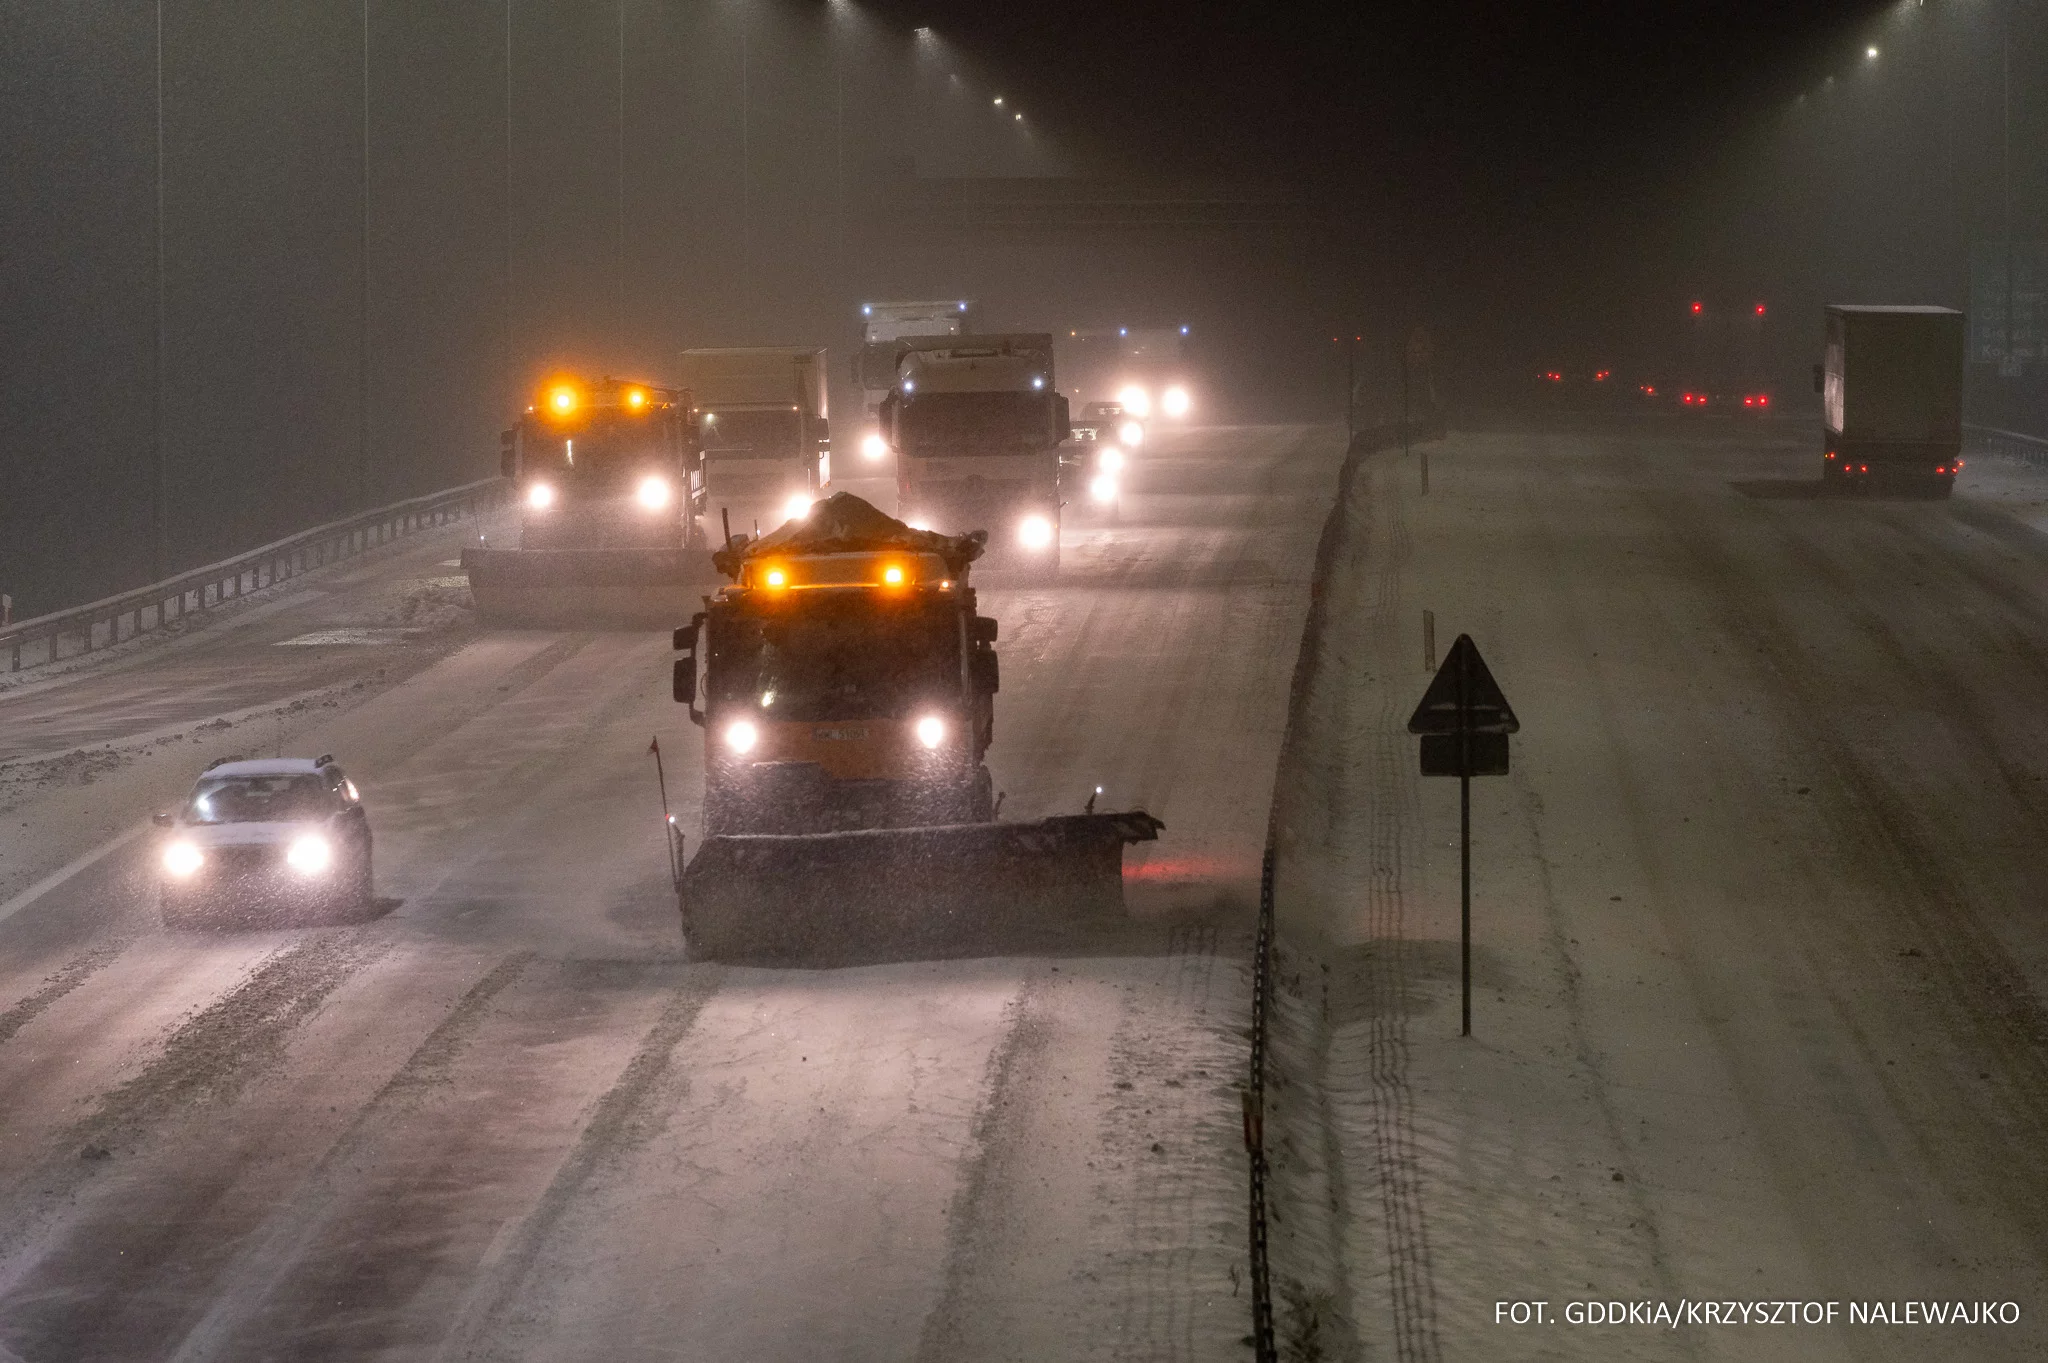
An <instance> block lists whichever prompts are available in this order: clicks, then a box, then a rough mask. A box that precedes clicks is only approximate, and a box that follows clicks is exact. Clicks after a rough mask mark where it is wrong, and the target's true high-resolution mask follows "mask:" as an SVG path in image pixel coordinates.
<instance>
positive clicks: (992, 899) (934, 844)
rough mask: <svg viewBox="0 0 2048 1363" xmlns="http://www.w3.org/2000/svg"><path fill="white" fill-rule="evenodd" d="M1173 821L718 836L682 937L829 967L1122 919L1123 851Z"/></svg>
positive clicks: (736, 957) (724, 954) (706, 946)
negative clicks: (837, 962) (850, 959)
mask: <svg viewBox="0 0 2048 1363" xmlns="http://www.w3.org/2000/svg"><path fill="white" fill-rule="evenodd" d="M1164 826H1165V825H1163V824H1161V823H1160V822H1159V821H1158V820H1157V819H1155V818H1153V817H1152V816H1151V815H1150V814H1147V813H1145V812H1143V811H1142V810H1133V811H1130V812H1128V813H1123V814H1073V815H1062V816H1058V817H1054V818H1049V819H1041V820H1039V821H1038V822H1036V823H982V824H947V825H939V826H934V827H926V828H873V829H859V830H854V831H850V832H842V833H802V834H772V833H745V834H730V835H724V836H720V837H714V838H709V839H707V840H706V841H705V842H704V844H703V845H702V846H701V847H699V848H698V849H697V853H696V855H695V856H693V857H692V858H691V859H690V864H689V867H688V869H687V870H685V871H684V873H683V885H682V900H683V932H684V938H685V942H686V945H687V947H688V950H689V953H690V955H691V956H692V957H694V958H697V959H700V960H731V961H764V962H768V961H774V962H797V963H801V962H805V961H819V962H823V961H829V960H831V959H833V958H835V957H848V956H851V957H860V956H864V955H871V954H874V953H878V952H884V953H890V954H901V953H905V952H909V953H915V952H918V951H920V950H932V951H939V952H946V951H957V950H962V949H970V950H971V949H973V948H974V947H975V945H976V944H977V943H988V942H990V941H992V940H993V941H1003V940H1014V939H1015V938H1016V936H1017V934H1019V933H1020V932H1025V933H1029V932H1031V931H1034V930H1036V929H1039V928H1056V927H1058V926H1060V925H1062V924H1071V923H1074V922H1076V921H1081V920H1088V919H1102V918H1109V917H1117V916H1121V915H1122V913H1123V908H1124V890H1123V850H1124V846H1125V845H1126V844H1127V843H1133V842H1149V841H1151V840H1153V839H1155V838H1157V837H1158V836H1159V830H1160V829H1161V828H1163V827H1164Z"/></svg>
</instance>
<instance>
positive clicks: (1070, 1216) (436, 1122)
mask: <svg viewBox="0 0 2048 1363" xmlns="http://www.w3.org/2000/svg"><path fill="white" fill-rule="evenodd" d="M1340 446H1341V441H1340V439H1339V437H1338V436H1337V435H1336V434H1334V433H1333V432H1331V431H1329V430H1327V429H1315V428H1305V427H1293V428H1270V427H1269V428H1238V429H1229V428H1212V429H1207V430H1199V431H1191V432H1188V433H1185V434H1182V435H1177V436H1169V437H1164V438H1161V439H1160V440H1159V441H1158V442H1157V444H1156V445H1153V446H1148V447H1147V450H1146V454H1145V457H1144V459H1143V460H1141V461H1139V462H1138V464H1137V465H1136V467H1135V468H1134V469H1133V471H1132V475H1131V482H1132V485H1133V492H1132V494H1131V496H1130V497H1129V498H1128V500H1127V505H1126V514H1125V517H1124V519H1123V521H1122V522H1121V523H1120V524H1118V525H1115V526H1087V525H1081V526H1074V527H1070V529H1069V531H1068V534H1067V539H1066V545H1065V553H1066V565H1065V567H1064V568H1063V571H1062V575H1061V580H1060V582H1059V583H1058V584H1057V585H1054V586H1049V587H1043V588H1030V589H1025V588H1007V587H1003V586H1000V585H995V586H990V587H985V588H984V592H983V602H984V605H983V609H984V611H985V613H988V614H993V615H995V616H996V617H997V618H998V619H999V620H1000V621H1001V623H1002V642H1001V645H1000V648H1001V652H1002V657H1003V684H1004V685H1003V693H1002V696H1001V698H1000V700H999V706H998V719H997V736H996V744H995V747H994V748H993V749H992V751H991V765H992V767H993V769H994V772H995V776H996V783H997V785H998V787H999V788H1000V789H1002V790H1003V791H1005V792H1006V801H1005V805H1004V812H1005V814H1006V816H1010V817H1023V818H1029V817H1035V816H1037V815H1039V814H1044V813H1050V812H1059V811H1070V810H1074V809H1077V808H1078V807H1079V806H1080V805H1081V803H1082V802H1083V800H1084V799H1085V798H1086V797H1087V795H1088V793H1089V792H1090V791H1091V790H1092V789H1093V788H1094V787H1096V786H1098V785H1099V786H1101V787H1103V788H1104V796H1103V801H1102V804H1103V807H1107V808H1125V807H1144V808H1147V809H1150V810H1151V811H1152V812H1153V813H1155V814H1156V815H1158V816H1159V817H1161V818H1163V819H1164V820H1165V822H1166V824H1167V832H1166V835H1165V838H1164V840H1162V841H1161V842H1160V843H1158V844H1156V845H1149V846H1146V847H1143V848H1139V849H1134V850H1133V853H1132V854H1131V856H1130V857H1129V859H1128V862H1127V878H1128V883H1129V886H1130V890H1131V893H1130V896H1129V897H1130V900H1131V903H1132V908H1133V917H1132V921H1131V922H1130V923H1128V924H1120V925H1112V926H1110V927H1107V928H1105V929H1104V930H1102V931H1098V932H1094V933H1091V934H1088V935H1086V936H1084V937H1080V938H1077V939H1075V940H1074V941H1072V942H1071V943H1069V944H1067V945H1066V946H1065V947H1063V948H1062V949H1059V950H1053V951H1048V950H1046V949H1044V948H1043V947H1042V946H1039V947H1037V948H1036V949H1034V950H1032V951H1029V952H1020V951H1018V950H1015V949H1014V944H1010V943H1005V942H1002V941H998V940H991V941H989V942H986V943H982V944H979V945H980V948H981V949H979V950H975V951H972V952H968V953H963V954H962V955H960V956H958V957H955V958H950V959H937V960H934V959H896V958H891V957H889V956H887V955H886V954H882V955H879V956H878V955H877V954H876V953H872V952H866V953H864V952H863V951H862V949H861V944H858V943H849V944H847V947H848V950H847V953H846V955H847V960H846V961H845V962H842V963H839V964H837V965H836V966H835V968H831V969H810V970H762V969H743V968H738V967H727V966H721V965H716V964H705V963H691V962H689V961H686V960H685V959H684V958H683V956H682V954H681V952H680V950H679V942H678V933H677V927H676V923H677V920H676V912H675V905H674V901H673V899H672V898H671V897H670V893H669V888H668V884H667V877H666V870H665V865H664V852H663V847H662V841H661V833H660V823H659V806H658V797H657V794H656V787H655V780H654V770H653V766H652V762H651V760H650V757H649V755H648V751H647V750H648V743H649V739H650V737H653V736H659V737H660V739H661V742H662V747H663V750H664V752H665V753H666V754H667V755H668V759H669V762H670V766H669V772H668V783H669V791H670V793H671V796H672V797H673V798H674V799H675V801H676V813H677V814H678V816H679V818H680V820H681V823H682V826H683V827H684V828H685V829H686V830H690V831H691V832H693V833H694V831H695V829H696V828H697V826H698V822H699V808H698V793H699V790H700V776H699V767H698V753H699V751H700V745H701V740H700V737H699V735H698V733H697V731H696V730H694V729H692V728H690V727H689V725H688V723H687V721H686V719H685V718H684V716H683V713H682V711H681V709H680V708H679V707H677V706H675V705H674V704H673V703H672V702H671V701H670V700H669V698H668V695H667V689H668V677H667V671H668V662H669V659H670V656H671V655H670V654H669V651H668V648H667V642H666V640H665V639H664V638H661V637H656V636H650V635H632V634H614V633H547V632H517V631H503V632H483V631H479V630H478V629H476V628H475V627H474V626H473V625H472V624H469V623H466V621H465V619H464V615H465V612H463V611H461V610H460V609H458V608H456V607H454V606H452V605H450V604H449V602H448V601H447V599H446V596H445V592H444V591H443V590H442V589H443V587H444V586H445V585H446V584H445V583H441V582H440V579H443V578H445V577H447V576H449V575H450V574H452V573H453V571H454V570H453V569H452V568H450V567H448V566H447V560H448V559H450V558H452V557H453V556H454V553H455V550H456V548H457V545H458V540H457V539H456V538H454V537H452V536H451V537H449V538H448V539H447V540H446V542H445V543H443V542H440V541H436V540H434V539H433V538H431V537H423V538H422V539H420V540H418V541H407V542H406V543H405V544H404V545H401V546H394V547H393V548H392V549H391V550H388V551H382V552H380V553H378V554H375V555H371V556H367V557H365V558H364V559H361V560H355V561H352V562H351V563H350V564H349V565H346V566H345V567H344V568H342V569H337V570H333V571H331V572H330V573H328V574H325V575H313V576H310V577H308V578H306V579H303V580H302V581H301V582H300V583H299V584H298V586H297V588H296V589H295V590H293V591H288V592H280V593H278V594H277V595H275V596H274V597H272V598H270V599H268V600H266V601H265V602H262V603H259V604H254V605H252V606H251V607H250V608H248V609H247V610H245V611H243V612H239V613H235V614H232V615H231V616H228V617H225V618H223V619H221V620H219V621H217V622H216V623H215V624H213V625H211V626H209V627H207V628H204V629H200V630H196V631H193V632H191V633H189V634H187V635H186V636H184V637H183V638H180V639H177V640H174V641H169V642H166V643H163V644H161V645H160V646H152V647H149V648H136V649H131V650H129V651H128V652H126V653H125V654H124V655H123V656H122V657H119V658H115V659H110V660H107V661H106V662H105V663H103V664H101V665H98V666H94V667H90V668H85V669H81V670H78V671H76V672H73V673H70V674H68V675H65V676H62V677H56V678H51V679H47V680H32V681H30V682H28V683H26V684H23V685H18V686H16V687H14V688H13V689H11V690H8V691H6V692H4V693H0V734H4V735H5V736H6V737H5V739H4V744H5V747H4V749H0V820H4V823H0V828H5V830H6V834H5V837H4V839H0V1095H4V1099H0V1359H5V1360H12V1359H22V1360H30V1363H45V1361H46V1360H47V1361H49V1363H55V1361H56V1360H76V1359H87V1358H90V1359H96V1360H116V1359H179V1360H186V1359H191V1360H197V1359H236V1360H245V1359H293V1360H305V1359H321V1358H337V1359H339V1358H350V1359H354V1358H365V1357H378V1358H391V1359H421V1360H426V1359H533V1360H543V1359H545V1360H562V1359H592V1360H627V1359H638V1358H676V1357H693V1358H735V1359H739V1358H744V1359H749V1360H777V1359H788V1360H812V1359H818V1358H843V1359H878V1360H879V1359H899V1360H900V1359H906V1358H922V1359H955V1358H977V1359H1011V1358H1014V1359H1038V1358H1049V1357H1103V1358H1111V1357H1114V1358H1130V1357H1146V1358H1235V1357H1240V1356H1243V1355H1244V1353H1245V1351H1244V1350H1243V1348H1242V1345H1241V1343H1240V1341H1241V1339H1242V1337H1243V1335H1244V1333H1245V1330H1246V1321H1247V1316H1248V1312H1247V1306H1246V1303H1245V1301H1244V1299H1243V1298H1242V1297H1241V1296H1239V1295H1238V1294H1239V1293H1240V1292H1241V1290H1242V1283H1243V1276H1242V1275H1243V1267H1244V1259H1243V1253H1244V1251H1243V1245H1244V1240H1245V1237H1244V1222H1243V1154H1242V1149H1241V1146H1240V1144H1239V1113H1238V1099H1237V1085H1238V1082H1239V1078H1240V1074H1241V1067H1242V1063H1243V1045H1244V1043H1243V1032H1242V1029H1243V1027H1244V1025H1245V1018H1246V1009H1247V998H1248V980H1247V978H1246V974H1245V966H1244V957H1245V954H1246V947H1247V942H1248V936H1247V933H1248V928H1249V925H1250V915H1251V907H1252V903H1253V897H1254V894H1255V888H1256V887H1255V882H1256V873H1257V865H1258V857H1259V850H1260V846H1261V842H1262V839H1263V836H1264V830H1265V823H1266V813H1267V803H1268V797H1269V793H1270V790H1271V782H1272V774H1273V772H1274V769H1275V762H1276V760H1277V754H1278V749H1279V743H1280V735H1281V731H1282V728H1283V724H1284V712H1285V705H1286V690H1287V683H1288V677H1289V675H1290V673H1291V671H1292V668H1293V664H1294V660H1295V656H1296V645H1297V640H1298V634H1299V629H1300V622H1301V619H1302V616H1303V613H1304V611H1305V608H1306V603H1307V596H1308V574H1309V570H1310V562H1311V557H1312V553H1313V548H1314V541H1315V536H1316V534H1317V532H1318V530H1319V528H1320V525H1321V522H1322V520H1323V517H1324V514H1325V511H1326V510H1327V506H1328V501H1329V498H1330V495H1331V493H1332V490H1333V488H1334V486H1335V472H1336V468H1337V465H1338V463H1339V462H1340V460H1341V456H1342V450H1341V448H1340ZM437 584H438V585H437ZM408 603H410V605H408ZM336 630H343V631H354V633H343V634H339V635H337V634H334V633H333V631H336ZM308 636H312V638H311V639H310V640H309V638H308ZM323 640H325V642H323ZM271 751H283V752H286V753H299V754H312V753H315V752H319V751H331V752H334V753H335V754H337V755H338V756H339V758H340V760H341V761H342V762H343V763H344V764H345V765H346V766H347V768H348V769H349V771H350V774H351V775H352V776H353V777H354V778H355V780H356V781H357V783H358V784H359V785H360V786H361V787H362V789H363V791H364V795H365V800H366V804H367V805H368V807H369V809H370V816H371V821H372V826H373V828H374V830H375V833H376V837H377V872H378V889H379V894H380V896H381V897H380V899H379V902H378V905H377V913H376V915H375V916H374V917H373V918H371V919H369V920H368V921H363V922H356V923H349V924H336V925H327V926H317V927H300V928H278V929H267V930H238V931H215V932H183V933H171V932H166V931H165V930H164V929H163V928H162V927H161V926H160V925H159V923H158V921H157V917H156V913H155V909H154V906H153V900H152V895H151V883H150V867H151V864H152V862H151V855H152V847H153V844H152V840H151V838H150V836H149V831H148V828H147V823H146V820H147V816H148V814H149V813H150V812H151V811H152V810H154V809H159V808H164V807H167V806H168V805H169V804H171V803H172V802H173V801H174V800H175V799H176V798H177V796H178V795H179V794H180V793H181V792H182V791H183V790H184V789H185V788H187V787H189V783H190V781H191V780H192V778H193V776H194V775H195V774H196V772H197V770H198V768H199V767H200V766H201V765H203V763H204V761H205V760H207V759H209V758H211V757H215V756H220V755H224V754H228V753H237V754H243V755H259V754H261V753H264V752H271Z"/></svg>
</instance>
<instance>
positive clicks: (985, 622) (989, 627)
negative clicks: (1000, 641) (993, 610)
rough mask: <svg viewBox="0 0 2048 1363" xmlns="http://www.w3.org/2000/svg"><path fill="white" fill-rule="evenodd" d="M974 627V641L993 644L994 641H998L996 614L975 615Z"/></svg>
mask: <svg viewBox="0 0 2048 1363" xmlns="http://www.w3.org/2000/svg"><path fill="white" fill-rule="evenodd" d="M972 629H973V631H974V642H975V643H977V644H992V643H994V642H995V641H996V620H995V617H994V616H992V615H977V616H975V617H974V624H973V626H972Z"/></svg>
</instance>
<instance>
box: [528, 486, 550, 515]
mask: <svg viewBox="0 0 2048 1363" xmlns="http://www.w3.org/2000/svg"><path fill="white" fill-rule="evenodd" d="M526 504H527V505H528V506H530V507H532V508H533V509H534V510H535V511H545V510H547V509H548V508H549V507H551V506H553V505H554V504H555V490H554V489H553V488H552V487H550V486H548V485H547V484H546V483H535V484H534V485H533V486H532V487H530V488H528V489H526Z"/></svg>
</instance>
